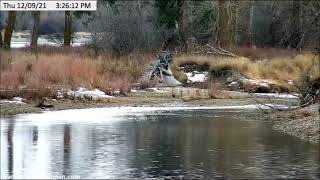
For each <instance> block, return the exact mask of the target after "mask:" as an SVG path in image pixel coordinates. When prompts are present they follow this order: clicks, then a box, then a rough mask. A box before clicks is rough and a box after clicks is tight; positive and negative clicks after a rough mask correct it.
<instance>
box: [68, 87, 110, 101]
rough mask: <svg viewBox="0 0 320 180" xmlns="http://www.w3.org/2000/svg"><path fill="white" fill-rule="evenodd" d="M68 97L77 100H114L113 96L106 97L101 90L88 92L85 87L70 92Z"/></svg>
mask: <svg viewBox="0 0 320 180" xmlns="http://www.w3.org/2000/svg"><path fill="white" fill-rule="evenodd" d="M67 95H68V96H72V97H77V98H90V99H103V98H114V97H113V96H109V95H106V94H105V93H104V92H102V91H100V90H99V89H93V90H88V89H86V88H83V87H79V88H78V89H77V90H76V91H72V90H70V91H68V92H67Z"/></svg>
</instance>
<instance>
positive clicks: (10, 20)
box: [4, 11, 17, 48]
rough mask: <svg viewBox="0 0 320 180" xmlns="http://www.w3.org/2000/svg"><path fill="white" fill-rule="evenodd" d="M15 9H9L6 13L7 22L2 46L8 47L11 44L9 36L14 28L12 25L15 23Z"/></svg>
mask: <svg viewBox="0 0 320 180" xmlns="http://www.w3.org/2000/svg"><path fill="white" fill-rule="evenodd" d="M16 16H17V12H16V11H9V15H8V21H7V22H8V23H7V26H6V29H5V32H4V47H7V48H10V45H11V37H12V33H13V29H14V25H15V23H16Z"/></svg>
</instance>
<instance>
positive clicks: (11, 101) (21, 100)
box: [0, 97, 26, 104]
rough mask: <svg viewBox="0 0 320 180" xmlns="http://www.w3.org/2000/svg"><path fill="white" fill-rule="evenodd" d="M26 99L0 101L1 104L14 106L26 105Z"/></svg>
mask: <svg viewBox="0 0 320 180" xmlns="http://www.w3.org/2000/svg"><path fill="white" fill-rule="evenodd" d="M25 101H26V100H25V99H24V98H21V97H14V98H12V99H11V100H0V104H2V103H13V104H25Z"/></svg>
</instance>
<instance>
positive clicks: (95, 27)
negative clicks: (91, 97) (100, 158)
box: [0, 0, 320, 52]
mask: <svg viewBox="0 0 320 180" xmlns="http://www.w3.org/2000/svg"><path fill="white" fill-rule="evenodd" d="M98 6H99V7H98V10H97V11H96V12H70V11H66V12H64V17H65V21H64V45H65V46H70V44H71V43H72V33H73V32H74V31H77V30H78V31H79V30H80V31H90V32H91V33H92V34H93V35H92V36H95V37H93V38H96V39H95V40H94V39H93V42H95V43H98V44H96V45H94V46H96V47H100V48H102V49H103V48H111V49H114V50H116V51H118V52H124V51H132V50H133V49H139V48H160V47H161V46H162V47H165V48H166V47H169V46H174V47H179V49H180V50H181V51H186V50H188V45H189V44H190V43H191V42H197V43H199V44H202V43H208V42H210V43H213V44H216V45H219V46H221V47H223V48H227V49H232V48H234V47H237V46H243V45H246V46H252V45H256V46H259V47H278V48H294V49H304V48H317V47H319V42H320V30H319V26H320V25H319V24H320V23H319V22H320V17H319V16H320V13H319V12H320V2H319V1H312V0H310V1H302V0H301V1H300V0H295V1H294V0H292V1H277V0H273V1H251V0H241V1H235V0H211V1H204V0H202V1H201V0H197V1H184V0H153V1H130V2H129V1H120V0H99V1H98ZM17 13H18V12H14V11H11V12H9V13H7V19H6V21H5V22H2V25H3V27H5V32H4V38H3V43H2V44H4V46H5V47H10V42H11V36H12V32H13V31H14V27H15V24H16V21H19V19H16V16H17ZM40 15H41V13H40V12H33V13H32V17H33V22H34V23H33V27H32V40H31V47H36V45H37V37H38V34H39V23H40V20H39V19H40ZM75 24H77V25H78V26H77V27H79V26H80V24H82V28H78V29H75V28H74V25H75ZM0 28H1V27H0ZM128 28H129V29H128ZM98 36H99V37H98ZM154 41H157V43H156V42H154ZM1 42H2V37H1V38H0V43H1Z"/></svg>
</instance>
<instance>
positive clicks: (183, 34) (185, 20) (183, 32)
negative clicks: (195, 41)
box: [179, 1, 192, 51]
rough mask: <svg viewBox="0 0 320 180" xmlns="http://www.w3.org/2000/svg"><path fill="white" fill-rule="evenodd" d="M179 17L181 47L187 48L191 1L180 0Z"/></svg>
mask: <svg viewBox="0 0 320 180" xmlns="http://www.w3.org/2000/svg"><path fill="white" fill-rule="evenodd" d="M181 11H182V15H181V19H180V23H179V24H180V32H179V34H180V38H181V40H182V42H183V46H184V47H183V49H184V50H186V51H187V50H188V47H187V46H188V39H189V38H190V37H191V36H192V34H191V28H192V27H191V24H192V19H191V1H182V6H181Z"/></svg>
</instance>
